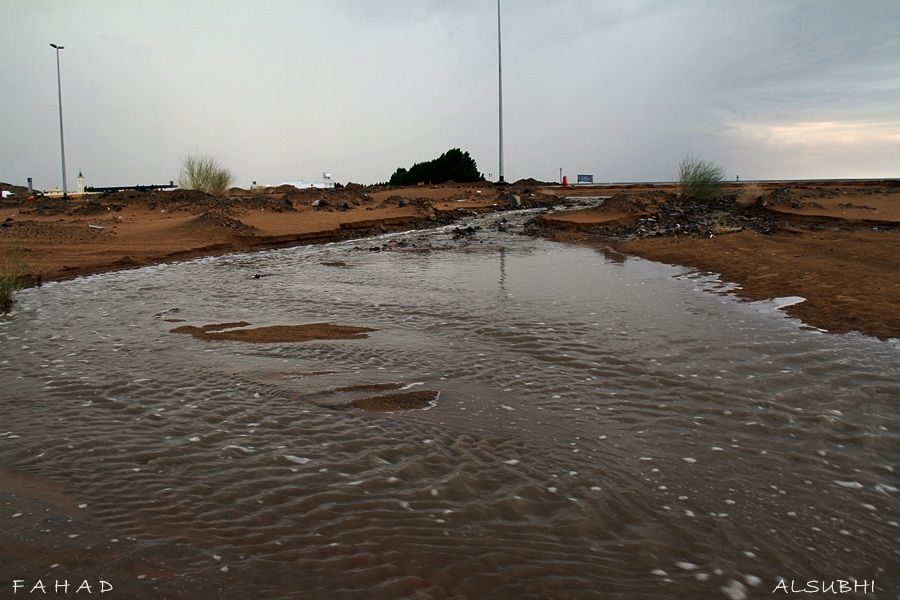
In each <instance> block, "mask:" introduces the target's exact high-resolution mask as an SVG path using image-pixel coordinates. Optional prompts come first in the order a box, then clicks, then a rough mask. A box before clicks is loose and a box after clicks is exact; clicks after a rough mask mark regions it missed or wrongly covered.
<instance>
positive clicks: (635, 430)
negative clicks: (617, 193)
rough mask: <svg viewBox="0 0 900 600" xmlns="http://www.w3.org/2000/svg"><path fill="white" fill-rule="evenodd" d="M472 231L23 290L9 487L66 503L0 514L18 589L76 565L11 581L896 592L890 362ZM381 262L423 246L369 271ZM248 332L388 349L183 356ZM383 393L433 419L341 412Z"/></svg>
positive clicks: (340, 589) (8, 323) (4, 344)
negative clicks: (228, 327) (47, 493)
mask: <svg viewBox="0 0 900 600" xmlns="http://www.w3.org/2000/svg"><path fill="white" fill-rule="evenodd" d="M479 224H481V225H483V226H485V229H484V230H482V231H479V232H478V233H477V234H476V235H475V236H474V238H473V239H472V240H469V241H467V240H454V239H452V235H451V231H450V230H449V229H445V230H441V231H438V232H433V233H414V234H407V235H394V236H390V237H387V238H383V239H380V240H377V241H366V242H350V243H346V244H336V245H331V246H325V247H316V248H297V249H289V250H281V251H273V252H267V253H257V254H252V255H237V256H229V257H219V258H214V259H203V260H198V261H193V262H188V263H182V264H175V265H165V266H158V267H152V268H147V269H141V270H135V271H128V272H121V273H116V274H107V275H102V276H94V277H88V278H83V279H78V280H75V281H70V282H64V283H55V284H50V285H47V286H45V287H43V288H40V289H34V290H29V291H27V292H25V293H23V294H22V296H21V298H20V303H19V305H18V308H17V309H16V312H15V313H14V314H13V315H12V316H11V317H10V318H8V319H6V320H5V321H2V322H0V381H2V396H0V411H2V412H0V419H2V423H0V465H3V466H4V467H7V468H9V469H11V470H12V471H13V472H15V473H18V474H21V475H22V476H30V477H34V478H35V479H40V480H46V481H48V482H53V483H54V485H58V486H60V487H61V489H62V490H63V492H62V493H63V494H64V496H65V498H66V499H67V502H71V506H70V507H68V506H67V505H62V506H59V505H58V506H57V507H56V508H55V510H56V511H57V512H60V513H61V514H62V515H63V518H61V519H57V520H55V521H52V522H48V519H45V520H44V522H43V523H41V522H40V519H39V516H40V515H36V514H35V513H37V512H38V510H37V508H36V507H35V506H29V505H28V504H27V502H26V500H23V499H22V498H23V496H21V495H18V496H16V495H15V494H13V497H14V499H13V500H12V501H9V502H7V504H8V505H4V506H2V507H0V511H2V512H0V522H2V523H4V524H5V525H4V527H7V528H9V530H10V531H14V532H15V533H16V535H17V536H18V538H17V539H18V540H19V541H20V542H22V544H21V553H22V557H23V558H22V561H23V562H22V564H23V565H28V568H34V565H35V564H42V563H47V565H49V564H50V563H63V564H62V566H61V567H56V571H51V570H48V569H49V567H47V568H45V569H44V570H42V571H40V572H24V573H23V572H21V569H20V570H18V571H17V570H16V565H15V561H13V563H12V565H11V566H10V565H6V566H5V567H4V570H3V576H4V577H6V578H8V579H11V578H13V577H18V578H24V579H32V580H33V579H36V578H37V577H38V576H40V575H43V574H44V573H45V571H46V573H51V572H53V573H57V574H59V573H61V572H63V571H64V572H65V573H62V574H68V575H69V577H70V578H75V576H76V575H77V576H80V575H83V573H81V572H79V571H78V562H77V560H75V559H71V560H69V562H64V561H63V560H61V559H59V558H58V555H57V554H54V553H55V552H56V553H60V554H59V555H66V556H69V555H71V554H72V553H73V552H75V551H77V552H75V553H76V554H77V553H78V552H80V553H81V554H82V555H83V556H91V555H92V554H96V553H100V554H102V556H103V557H105V558H104V562H103V564H102V565H100V566H99V567H97V572H98V573H99V574H101V575H103V577H104V579H106V580H108V581H110V582H112V583H113V584H114V585H116V586H117V588H118V590H130V592H129V594H128V597H138V596H140V597H157V596H158V597H170V598H180V597H200V596H204V597H222V598H267V599H270V598H363V597H364V598H406V597H411V598H503V599H506V598H609V597H618V598H700V597H703V598H717V597H721V598H743V597H770V594H771V592H772V590H773V589H774V588H775V586H776V584H777V581H778V578H779V577H783V578H785V579H786V580H788V581H790V580H792V579H793V580H797V581H798V582H801V581H802V582H806V581H807V580H813V579H815V580H826V581H831V580H837V579H850V578H856V579H859V580H872V579H874V580H876V582H877V585H878V590H879V593H882V594H883V593H885V592H887V593H888V596H882V597H893V594H896V593H897V590H898V576H897V573H898V572H900V556H898V548H900V544H898V538H900V528H898V519H900V516H898V514H897V513H898V509H900V503H898V491H897V488H898V486H900V483H898V475H897V472H896V469H897V468H898V463H900V431H898V430H900V405H898V400H900V378H898V374H900V345H898V344H897V343H890V342H888V343H885V342H879V341H877V340H874V339H871V338H866V337H863V336H858V335H847V336H832V335H825V334H823V333H821V332H819V331H815V330H811V329H808V328H804V327H802V326H801V324H800V323H798V322H796V321H793V320H790V319H787V318H785V317H784V316H783V315H782V314H781V313H780V312H778V311H777V310H775V307H774V305H773V304H772V303H758V304H747V303H741V302H738V301H736V300H734V299H732V298H730V297H728V296H725V295H722V294H721V293H716V287H717V286H716V284H715V282H714V281H713V280H712V279H711V278H709V277H703V276H698V275H694V274H690V273H687V272H685V270H683V269H676V268H672V267H668V266H665V265H659V264H656V263H650V262H646V261H643V260H639V259H632V258H628V259H626V258H624V257H622V256H617V255H612V254H607V255H604V254H603V253H600V252H597V251H594V250H589V249H582V248H574V247H568V246H563V245H557V244H553V243H550V242H545V241H540V240H533V239H529V238H525V237H522V236H517V235H513V234H510V233H498V232H493V231H491V229H490V226H491V219H487V220H482V221H479ZM389 239H395V240H399V239H405V240H407V241H409V242H411V243H414V244H416V245H418V246H419V247H423V246H430V247H431V248H432V249H431V250H430V251H421V252H420V251H407V250H403V251H387V252H384V251H383V252H369V251H367V248H368V247H369V246H375V245H379V244H382V243H384V242H385V241H387V240H389ZM354 246H361V247H363V250H361V251H360V250H353V247H354ZM333 261H343V262H346V263H347V266H346V267H345V268H336V267H334V266H327V265H324V264H322V263H323V262H333ZM254 275H262V277H260V278H258V279H255V278H254ZM174 319H183V320H184V321H180V322H172V320H174ZM234 321H247V322H249V323H252V324H253V325H254V326H265V325H276V324H299V323H312V322H332V323H338V324H346V325H360V326H368V327H375V328H377V329H378V331H375V332H372V333H371V334H370V335H369V338H368V339H361V340H337V341H311V342H306V343H302V344H249V343H243V342H231V341H209V340H201V339H194V338H192V337H190V336H183V335H177V334H172V333H170V332H169V331H170V330H171V329H172V328H174V327H176V326H178V325H183V324H189V325H203V324H209V323H220V322H234ZM388 383H393V384H397V386H399V387H404V388H407V389H410V390H416V389H422V390H424V389H427V390H435V391H438V392H440V396H439V398H438V400H437V402H436V403H435V405H434V406H433V407H431V408H430V409H428V410H416V411H404V412H394V413H378V414H374V413H365V412H363V411H358V410H356V409H352V408H351V409H346V408H341V409H338V408H336V407H338V406H339V405H344V404H346V402H348V401H349V400H353V399H355V398H361V397H365V396H371V395H376V394H378V393H379V392H373V391H365V390H358V389H357V390H354V389H350V390H346V389H344V390H343V391H336V390H338V389H339V388H347V387H348V386H360V385H365V384H388ZM395 387H396V386H395ZM7 485H12V484H7ZM6 491H7V492H10V491H11V492H15V491H16V490H15V489H14V488H11V489H8V490H6ZM23 503H24V504H23ZM77 507H80V508H77ZM16 513H19V516H18V517H16V518H15V519H14V518H13V517H12V515H13V514H16ZM68 517H70V518H71V520H69V518H68ZM28 518H32V519H33V521H34V525H33V526H30V525H29V526H28V527H26V526H24V525H19V523H24V522H25V521H23V520H25V519H28ZM29 527H31V528H29ZM57 529H58V530H59V531H57ZM57 535H58V537H59V539H60V540H62V541H61V542H59V543H57V544H56V545H53V544H50V545H49V546H50V547H51V550H50V551H48V553H47V555H46V557H43V556H41V557H37V558H36V557H34V556H33V554H34V552H33V551H31V555H29V552H30V551H29V548H30V547H31V546H30V542H33V543H34V544H35V546H34V547H41V548H43V547H45V546H40V544H43V543H44V542H42V541H41V540H42V539H44V538H42V537H41V536H44V537H47V536H50V537H51V538H52V539H54V540H55V539H56V538H55V537H52V536H57ZM73 535H74V536H80V537H70V536H73ZM84 540H89V541H84ZM79 544H83V546H79ZM54 548H55V549H54ZM73 549H74V550H73ZM28 556H30V558H27V560H26V557H28ZM67 560H68V559H67ZM73 561H74V562H73ZM24 568H25V567H24V566H23V569H24ZM8 579H7V580H6V581H4V583H3V585H4V587H6V586H7V585H8ZM797 585H803V584H801V583H798V584H797ZM198 591H199V592H198ZM204 591H205V592H204ZM198 593H200V596H198V595H197V594H198ZM123 597H125V596H123Z"/></svg>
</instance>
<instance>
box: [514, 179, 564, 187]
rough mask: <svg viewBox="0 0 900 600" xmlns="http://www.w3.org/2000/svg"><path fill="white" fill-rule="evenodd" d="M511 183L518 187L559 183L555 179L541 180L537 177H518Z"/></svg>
mask: <svg viewBox="0 0 900 600" xmlns="http://www.w3.org/2000/svg"><path fill="white" fill-rule="evenodd" d="M513 185H515V186H518V187H527V186H530V187H534V186H543V185H559V183H557V182H555V181H552V182H551V181H541V180H539V179H535V178H534V177H526V178H525V179H520V180H518V181H517V182H515V183H514V184H513Z"/></svg>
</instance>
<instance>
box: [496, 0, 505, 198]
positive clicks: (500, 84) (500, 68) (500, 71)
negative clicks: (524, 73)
mask: <svg viewBox="0 0 900 600" xmlns="http://www.w3.org/2000/svg"><path fill="white" fill-rule="evenodd" d="M497 88H498V90H499V92H500V93H499V108H500V111H499V112H500V179H499V181H498V182H497V183H500V184H503V183H506V182H505V181H504V180H503V51H502V46H501V44H500V0H497Z"/></svg>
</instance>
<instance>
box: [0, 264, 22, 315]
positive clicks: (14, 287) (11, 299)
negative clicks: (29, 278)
mask: <svg viewBox="0 0 900 600" xmlns="http://www.w3.org/2000/svg"><path fill="white" fill-rule="evenodd" d="M25 279H26V269H25V263H24V262H23V261H22V259H21V258H20V257H19V256H18V255H16V254H13V255H7V256H4V257H3V258H2V260H0V314H5V313H8V312H9V311H10V310H11V309H12V307H13V304H15V302H16V298H15V293H16V292H17V291H19V290H21V289H22V288H23V287H25Z"/></svg>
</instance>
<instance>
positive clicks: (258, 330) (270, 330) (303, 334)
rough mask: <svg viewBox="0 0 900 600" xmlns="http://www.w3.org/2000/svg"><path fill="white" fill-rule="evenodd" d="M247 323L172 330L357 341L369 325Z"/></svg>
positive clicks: (276, 340)
mask: <svg viewBox="0 0 900 600" xmlns="http://www.w3.org/2000/svg"><path fill="white" fill-rule="evenodd" d="M249 325H250V323H247V322H245V321H240V322H237V323H219V324H214V325H203V326H201V327H195V326H193V325H183V326H181V327H176V328H175V329H173V330H172V333H186V334H189V335H192V336H194V337H195V338H198V339H201V340H228V341H233V342H252V343H255V344H284V343H293V342H308V341H311V340H361V339H364V338H367V337H369V336H368V335H367V334H368V332H370V331H377V330H376V329H372V328H371V327H353V326H348V325H334V324H332V323H308V324H306V325H270V326H268V327H254V328H250V327H248V326H249Z"/></svg>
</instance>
